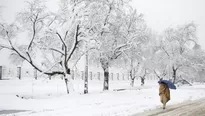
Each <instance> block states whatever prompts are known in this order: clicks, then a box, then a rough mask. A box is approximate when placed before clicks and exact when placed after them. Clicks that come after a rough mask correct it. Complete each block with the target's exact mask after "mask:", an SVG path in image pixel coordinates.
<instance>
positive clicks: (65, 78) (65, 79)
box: [64, 74, 69, 94]
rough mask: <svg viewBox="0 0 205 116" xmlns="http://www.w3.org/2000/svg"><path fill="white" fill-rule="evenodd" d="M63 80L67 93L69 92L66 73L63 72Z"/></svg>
mask: <svg viewBox="0 0 205 116" xmlns="http://www.w3.org/2000/svg"><path fill="white" fill-rule="evenodd" d="M64 81H65V85H66V90H67V94H69V87H68V74H65V77H64Z"/></svg>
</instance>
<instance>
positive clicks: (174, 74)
mask: <svg viewBox="0 0 205 116" xmlns="http://www.w3.org/2000/svg"><path fill="white" fill-rule="evenodd" d="M172 71H173V75H172V78H173V84H175V81H176V73H177V69H175V68H174V67H173V68H172Z"/></svg>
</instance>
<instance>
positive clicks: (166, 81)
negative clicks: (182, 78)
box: [158, 80, 177, 89]
mask: <svg viewBox="0 0 205 116" xmlns="http://www.w3.org/2000/svg"><path fill="white" fill-rule="evenodd" d="M158 83H165V84H167V86H168V87H169V88H170V89H177V88H176V86H175V85H174V84H173V83H172V82H171V81H168V80H160V81H158Z"/></svg>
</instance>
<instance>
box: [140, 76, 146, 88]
mask: <svg viewBox="0 0 205 116" xmlns="http://www.w3.org/2000/svg"><path fill="white" fill-rule="evenodd" d="M144 80H145V77H141V86H143V85H144Z"/></svg>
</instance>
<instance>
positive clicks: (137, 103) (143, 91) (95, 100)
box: [0, 79, 205, 116]
mask: <svg viewBox="0 0 205 116" xmlns="http://www.w3.org/2000/svg"><path fill="white" fill-rule="evenodd" d="M73 83H74V84H73V88H74V90H75V92H72V94H70V95H66V89H65V84H64V81H63V80H58V79H55V80H37V81H36V80H2V81H0V111H1V110H2V111H3V110H27V112H20V113H16V114H15V116H129V115H131V114H135V113H138V112H143V111H147V110H150V109H154V108H157V107H161V103H160V102H159V96H158V83H157V80H155V81H154V80H150V81H146V82H145V86H143V87H141V86H140V81H139V80H136V83H135V87H134V89H131V88H130V87H129V81H110V90H109V91H104V92H103V91H102V85H103V83H102V81H89V94H86V95H84V94H83V81H81V80H76V81H74V82H73ZM122 88H126V89H127V90H123V91H114V90H115V89H122ZM16 95H18V96H20V97H17V96H16ZM21 97H23V99H22V98H21ZM202 97H205V85H202V84H195V85H194V86H192V87H189V86H184V87H180V88H178V89H177V90H171V101H170V102H168V104H167V105H171V104H177V103H180V102H184V101H186V100H195V99H199V98H202ZM2 115H6V114H2ZM7 115H8V114H7ZM9 115H11V116H13V114H9Z"/></svg>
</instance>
